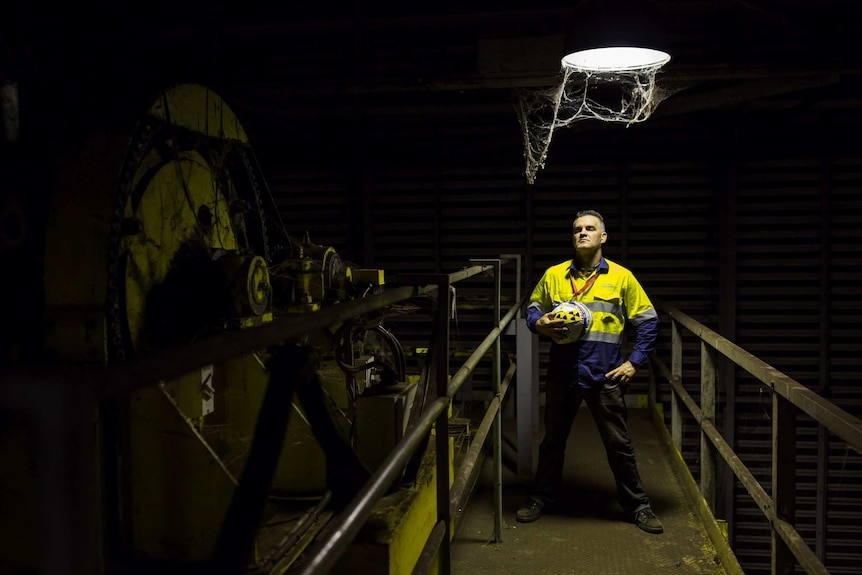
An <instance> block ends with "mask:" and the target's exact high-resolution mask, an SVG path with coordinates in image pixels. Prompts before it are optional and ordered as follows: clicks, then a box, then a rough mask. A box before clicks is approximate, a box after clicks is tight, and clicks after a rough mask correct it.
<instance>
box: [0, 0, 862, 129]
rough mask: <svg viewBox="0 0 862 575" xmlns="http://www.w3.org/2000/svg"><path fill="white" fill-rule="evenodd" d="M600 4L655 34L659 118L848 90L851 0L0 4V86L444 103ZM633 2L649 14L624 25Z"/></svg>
mask: <svg viewBox="0 0 862 575" xmlns="http://www.w3.org/2000/svg"><path fill="white" fill-rule="evenodd" d="M596 3H598V4H600V5H601V7H602V8H603V9H604V10H605V12H606V13H607V12H608V11H609V12H610V19H611V20H612V21H614V22H616V23H619V24H620V26H618V27H616V29H617V30H623V31H625V32H626V33H629V32H631V33H637V32H638V31H643V30H646V29H648V28H649V29H651V30H655V31H658V33H659V34H660V37H659V41H660V42H662V43H663V44H664V46H663V47H666V48H667V50H668V51H669V52H670V53H671V55H672V60H671V61H670V63H669V64H668V65H667V66H665V68H664V69H663V70H662V71H661V72H660V75H659V82H660V85H661V86H662V87H664V88H666V89H667V90H669V91H670V92H671V93H672V95H671V96H670V97H669V98H668V99H667V100H666V101H665V102H664V103H663V104H662V105H661V107H660V110H659V111H660V112H661V113H662V114H674V113H683V112H688V111H692V110H704V109H714V108H723V107H735V106H741V105H746V106H749V105H759V104H758V103H759V102H766V104H763V105H767V106H768V105H770V104H769V102H770V98H775V97H780V98H784V100H782V101H783V102H784V103H783V104H781V105H796V106H799V105H805V106H816V105H828V103H826V102H829V101H837V100H840V101H842V102H843V105H848V104H847V102H848V101H854V100H855V99H856V96H855V94H856V87H857V85H858V83H857V79H858V77H859V75H860V73H862V65H860V57H859V53H858V50H857V49H856V45H855V43H856V41H855V38H856V34H857V31H856V29H855V28H856V27H857V24H856V20H855V18H854V14H855V10H853V7H854V4H855V3H853V2H851V1H849V0H786V1H776V0H762V1H761V0H656V2H654V3H647V2H646V0H639V1H637V0H601V1H599V0H590V1H588V0H582V1H580V2H579V1H572V2H569V3H561V2H549V1H542V0H534V1H532V2H521V3H517V2H510V1H502V2H493V3H492V2H488V3H468V2H461V3H451V4H452V5H453V6H452V7H448V4H447V3H440V2H437V3H416V2H414V3H399V4H396V5H391V3H383V2H380V3H371V2H360V1H359V0H356V1H354V2H325V3H316V2H304V3H302V4H297V5H294V4H295V3H287V2H282V3H264V2H253V1H249V2H228V1H225V0H222V1H211V2H206V3H205V2H199V1H195V2H181V1H179V0H178V1H176V2H167V1H165V0H154V1H152V2H145V3H144V2H130V3H112V4H98V3H97V4H85V5H81V4H75V3H66V4H62V5H54V4H48V3H44V2H42V3H40V2H38V1H36V2H31V3H23V2H22V3H17V4H15V5H10V4H11V3H4V7H3V8H2V10H3V11H4V12H5V16H3V17H0V33H2V43H3V53H2V57H3V59H2V60H0V81H16V82H18V84H19V86H20V90H21V99H22V118H25V117H26V114H25V111H26V110H27V102H28V98H27V96H28V95H32V97H33V98H32V99H33V100H36V101H39V102H40V105H42V106H44V107H46V108H52V109H53V110H55V111H57V110H62V112H58V113H60V114H62V115H66V116H70V114H69V113H68V112H70V111H73V110H88V111H89V112H92V111H95V112H96V113H106V112H108V111H109V110H110V109H111V108H113V107H114V105H115V104H118V103H122V105H130V104H131V103H130V102H129V101H128V99H129V98H133V97H136V96H135V95H139V96H140V97H141V98H150V97H151V96H152V95H153V94H154V93H155V92H156V90H159V89H161V88H163V87H164V86H165V85H166V84H170V83H174V82H185V81H197V82H203V83H206V84H208V85H210V86H211V87H214V88H216V89H218V90H219V91H221V92H222V93H223V95H225V96H226V97H227V98H228V99H229V100H230V101H231V102H232V103H234V105H236V106H238V107H240V108H243V109H244V110H245V113H246V114H249V113H254V114H255V115H257V116H258V117H261V118H267V117H272V118H276V117H279V118H283V117H284V116H285V115H291V114H293V115H303V116H315V115H331V114H333V113H336V114H337V113H341V112H344V113H350V112H351V110H352V111H353V112H355V110H356V108H357V107H361V108H363V109H365V110H372V112H370V113H374V112H373V110H375V109H376V110H389V111H390V112H391V111H392V110H397V109H399V108H404V107H405V106H406V107H408V108H409V107H412V106H421V105H444V106H445V105H447V104H449V103H450V100H448V99H447V94H457V95H459V97H460V98H463V97H464V95H465V94H466V95H468V96H469V95H470V94H475V95H476V96H475V97H477V98H480V97H482V96H481V95H485V94H488V93H494V92H499V91H505V90H509V89H511V88H514V87H540V86H548V85H551V84H553V83H554V82H555V80H556V78H557V77H558V74H559V71H560V60H559V59H560V56H561V55H562V52H563V51H565V50H566V49H567V43H568V42H570V41H571V39H572V38H573V37H577V36H578V34H579V32H578V29H579V28H578V26H579V25H580V24H581V23H583V22H584V21H588V17H589V10H591V9H592V8H593V6H592V4H596ZM278 4H280V6H274V5H278ZM632 4H636V5H637V6H636V8H637V9H638V10H646V9H647V8H648V9H649V10H648V11H647V12H644V11H641V12H639V14H640V16H639V18H640V19H639V20H638V21H637V22H636V23H635V24H633V25H632V24H630V23H629V22H628V21H627V19H626V16H625V14H626V9H627V8H628V7H629V6H628V5H632ZM82 6H86V7H82ZM644 15H646V16H648V17H649V18H650V20H649V21H650V22H652V23H653V24H654V26H648V25H647V18H646V17H642V16H644ZM788 95H789V96H790V101H787V100H786V98H787V97H788ZM852 105H855V103H854V104H852ZM339 111H340V112H339ZM89 112H88V116H90V117H91V118H92V116H91V115H90V113H89ZM242 113H243V112H241V114H242ZM31 115H34V114H31ZM39 115H41V112H40V114H39ZM22 121H23V120H22Z"/></svg>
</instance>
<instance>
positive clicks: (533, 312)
mask: <svg viewBox="0 0 862 575" xmlns="http://www.w3.org/2000/svg"><path fill="white" fill-rule="evenodd" d="M594 273H596V274H598V275H597V277H596V279H595V281H594V282H593V284H592V285H591V286H590V287H589V288H587V289H586V290H585V291H584V292H583V293H581V294H580V295H577V296H576V295H575V290H576V289H577V290H581V289H583V287H584V285H585V283H586V281H587V280H586V278H582V277H580V276H579V275H578V272H577V270H576V268H575V263H574V260H569V261H566V262H562V263H559V264H556V265H554V266H551V267H550V268H548V269H547V270H546V271H545V274H544V275H543V276H542V279H540V280H539V283H538V284H536V287H535V288H534V289H533V293H532V294H531V295H530V304H529V305H528V306H527V327H528V328H529V329H530V331H532V332H534V333H538V332H536V321H538V319H539V318H540V317H542V316H543V315H545V314H546V313H548V312H549V311H551V310H552V309H553V308H554V307H555V306H557V305H558V304H560V303H562V302H564V301H578V302H581V303H583V304H584V305H585V306H586V307H587V308H589V310H590V312H591V313H592V316H593V321H592V325H590V327H589V330H588V331H587V332H586V333H585V334H584V335H583V336H582V337H581V339H579V340H578V341H576V342H574V343H566V344H557V343H553V344H552V345H551V351H550V356H549V358H548V360H549V364H548V379H549V381H550V380H551V379H553V380H557V381H559V380H560V379H563V380H567V382H568V383H569V384H571V385H575V384H577V385H579V386H580V387H583V388H586V389H595V388H597V387H599V386H601V385H602V384H603V383H604V382H605V380H606V378H605V374H606V373H608V372H609V371H611V370H612V369H614V368H616V367H618V366H620V365H621V364H622V363H623V362H624V360H623V357H622V349H621V348H622V337H623V330H624V329H625V326H626V322H629V323H631V325H632V326H633V327H634V330H635V341H634V346H633V349H632V353H631V354H630V355H629V358H628V359H629V361H630V362H632V364H633V365H634V366H635V367H639V366H641V365H643V364H644V363H646V361H647V358H648V356H649V354H650V353H651V352H652V351H653V349H655V341H656V337H657V336H658V314H657V313H656V310H655V308H654V307H653V305H652V302H650V300H649V297H647V294H646V292H644V290H643V288H642V287H641V285H640V283H638V281H637V279H636V278H635V276H634V274H633V273H632V272H631V271H629V270H628V269H626V268H624V267H623V266H621V265H619V264H617V263H615V262H612V261H610V260H607V259H605V258H604V257H603V258H601V261H600V262H599V266H598V268H597V269H596V271H595V272H594ZM573 283H574V286H573Z"/></svg>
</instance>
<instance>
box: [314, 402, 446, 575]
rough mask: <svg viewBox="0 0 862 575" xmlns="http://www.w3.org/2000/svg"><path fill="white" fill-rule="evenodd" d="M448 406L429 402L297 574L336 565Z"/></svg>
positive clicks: (319, 571)
mask: <svg viewBox="0 0 862 575" xmlns="http://www.w3.org/2000/svg"><path fill="white" fill-rule="evenodd" d="M448 407H449V398H448V397H438V398H437V399H435V400H434V401H432V402H431V403H430V404H428V409H427V411H426V412H425V413H424V414H423V415H422V419H420V420H419V421H418V422H417V425H416V427H415V428H414V429H413V431H412V432H411V433H409V434H408V435H405V436H404V437H403V438H402V439H401V441H399V442H398V444H397V445H396V446H395V448H394V449H393V450H392V453H391V454H390V455H389V457H388V458H386V460H385V461H384V462H383V463H382V464H381V466H380V467H379V468H378V469H377V471H376V472H375V473H374V475H372V476H371V479H370V480H369V481H368V483H366V484H365V486H364V487H363V488H362V489H361V490H360V492H359V493H358V494H357V495H356V497H355V498H354V499H353V501H351V502H350V504H349V505H348V506H347V507H346V508H345V509H344V512H343V513H342V517H343V519H341V521H340V524H339V525H338V526H337V527H336V528H334V529H333V530H332V532H331V535H330V536H329V538H328V539H327V540H326V541H322V542H321V543H319V544H317V545H315V546H314V547H313V548H312V549H311V550H309V552H308V556H309V557H311V559H310V560H309V562H308V563H307V564H305V566H304V567H303V568H302V570H301V571H299V572H298V573H297V575H313V574H315V573H327V572H329V570H330V569H331V568H332V567H333V566H334V565H335V562H336V561H337V560H338V558H339V557H340V556H341V554H342V553H343V552H344V550H345V549H346V548H347V546H348V545H349V544H350V542H351V541H353V538H354V537H356V534H357V533H358V532H359V529H360V528H361V527H362V525H363V524H364V523H365V521H366V520H367V519H368V516H369V515H371V512H372V511H373V509H374V505H376V504H377V501H378V500H379V499H380V498H381V497H383V496H384V495H385V494H386V490H387V489H389V487H390V486H391V485H392V482H393V481H395V479H396V478H397V477H399V476H400V475H401V471H402V470H403V468H404V464H405V463H407V460H408V459H409V458H410V456H411V454H412V453H413V450H415V449H416V447H417V446H418V445H419V443H420V441H421V440H422V439H423V438H424V435H425V433H427V432H428V431H429V430H430V429H431V424H432V423H434V421H436V419H437V417H438V416H439V415H440V413H443V412H445V411H446V409H447V408H448Z"/></svg>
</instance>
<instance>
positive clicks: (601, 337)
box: [583, 330, 623, 345]
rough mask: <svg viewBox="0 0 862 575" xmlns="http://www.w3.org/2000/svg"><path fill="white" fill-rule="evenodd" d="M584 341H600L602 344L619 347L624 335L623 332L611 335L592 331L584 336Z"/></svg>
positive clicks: (605, 332)
mask: <svg viewBox="0 0 862 575" xmlns="http://www.w3.org/2000/svg"><path fill="white" fill-rule="evenodd" d="M583 339H584V341H600V342H602V343H612V344H615V345H617V344H619V343H620V342H622V339H623V334H622V332H619V333H610V332H607V331H596V330H590V331H588V332H587V333H585V334H584V337H583Z"/></svg>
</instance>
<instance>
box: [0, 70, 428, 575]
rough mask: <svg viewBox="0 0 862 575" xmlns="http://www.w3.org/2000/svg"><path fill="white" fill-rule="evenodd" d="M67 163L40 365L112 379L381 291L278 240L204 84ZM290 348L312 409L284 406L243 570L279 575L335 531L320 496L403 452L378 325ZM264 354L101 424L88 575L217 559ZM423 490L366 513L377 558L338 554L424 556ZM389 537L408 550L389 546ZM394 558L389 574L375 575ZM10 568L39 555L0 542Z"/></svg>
mask: <svg viewBox="0 0 862 575" xmlns="http://www.w3.org/2000/svg"><path fill="white" fill-rule="evenodd" d="M64 165H65V166H66V169H65V170H64V172H63V173H62V174H61V177H60V178H59V180H58V185H57V189H56V192H55V195H54V198H53V205H52V210H51V214H50V218H49V221H48V225H47V235H46V240H45V254H46V255H45V266H44V273H45V301H46V305H45V320H46V324H47V326H48V330H47V332H46V335H45V350H46V354H47V355H49V356H50V357H51V358H52V359H53V361H55V362H58V363H61V364H63V363H70V364H111V363H118V362H126V361H129V360H132V359H133V358H136V357H141V356H145V355H147V354H154V353H158V352H159V351H160V350H164V349H170V348H174V347H176V346H182V345H185V344H188V343H189V342H194V341H200V340H205V339H206V338H207V337H211V336H212V335H213V334H218V333H220V332H225V331H229V330H248V329H254V328H255V327H258V326H261V325H266V324H267V323H268V322H271V321H273V318H278V317H283V316H286V315H295V314H302V313H309V312H314V311H317V310H319V309H321V308H322V307H326V306H329V305H335V304H337V303H338V302H343V301H347V300H350V299H354V298H359V297H362V296H364V295H367V294H369V293H378V292H380V291H381V290H383V289H384V274H383V271H382V270H376V269H362V268H360V267H358V266H354V265H351V264H349V263H348V262H344V261H342V260H341V258H340V257H339V255H338V254H337V253H336V251H335V250H334V249H332V248H331V247H326V246H319V245H315V244H313V243H312V242H311V240H310V238H309V237H308V235H305V236H304V237H303V238H302V240H296V239H294V238H292V237H291V236H289V235H288V234H287V233H286V230H283V229H280V224H279V221H278V217H277V214H275V213H271V212H268V210H267V209H266V206H267V205H268V204H267V201H268V200H269V198H268V191H267V189H266V184H265V180H264V177H263V174H262V173H261V170H260V168H259V167H258V165H257V162H256V160H255V158H254V154H253V153H252V150H251V147H250V145H249V141H248V137H247V135H246V133H245V131H244V130H243V127H242V125H241V124H240V122H239V120H238V119H237V118H236V116H235V115H234V113H233V112H232V111H231V110H230V108H229V107H228V105H227V104H226V103H225V102H224V101H223V100H222V99H221V98H220V97H219V96H218V95H217V94H215V93H214V92H213V91H211V90H209V89H208V88H206V87H204V86H200V85H194V84H187V85H178V86H175V87H172V88H170V89H168V90H166V91H164V92H163V93H162V94H160V95H159V96H158V98H157V99H156V100H155V101H154V102H153V104H152V106H151V107H150V108H149V110H148V111H147V112H146V114H145V115H144V117H143V118H142V119H141V120H140V121H139V122H138V124H137V126H135V127H134V130H133V131H132V133H131V135H130V134H129V133H128V132H122V131H120V132H118V133H116V134H110V133H101V134H97V135H95V136H92V137H90V138H88V139H87V141H86V142H85V143H83V144H82V146H81V147H80V148H79V149H78V150H76V151H75V153H74V154H72V155H71V156H70V157H69V158H68V159H67V161H66V162H65V164H64ZM279 234H282V235H281V236H280V237H279V242H278V243H276V242H275V241H274V240H273V238H274V237H276V236H278V235H279ZM295 344H297V345H298V346H300V347H301V348H302V349H303V350H306V352H307V353H308V354H309V355H310V357H311V359H310V361H311V363H312V364H313V366H314V378H313V383H314V388H315V389H319V393H317V392H313V393H311V394H309V393H308V391H307V390H306V391H305V392H304V394H303V393H299V392H298V393H297V394H295V395H293V396H288V398H289V399H290V401H289V403H287V404H285V405H283V406H281V409H283V410H286V411H287V412H289V414H290V417H289V418H288V424H287V426H288V427H287V432H286V435H285V440H284V442H283V444H282V445H281V447H280V450H281V455H280V457H279V458H278V464H277V467H276V469H275V471H274V474H273V480H272V483H271V485H270V487H269V492H268V496H267V501H266V509H265V511H264V513H263V522H262V523H261V525H260V526H259V529H258V531H257V534H256V536H255V540H254V543H253V547H254V549H253V550H252V552H251V556H250V559H249V563H248V569H247V572H248V573H282V572H285V571H286V570H287V569H288V568H289V567H290V565H291V563H292V562H293V561H294V560H295V559H296V558H297V557H298V556H299V554H300V553H301V552H302V550H303V548H304V547H305V546H306V545H308V543H309V542H310V541H312V540H313V539H314V537H315V536H316V534H317V533H319V532H320V531H321V529H324V527H325V525H326V521H327V519H328V518H329V517H330V516H331V515H332V514H333V512H334V511H333V507H332V505H331V503H332V501H333V488H334V487H335V488H336V489H337V490H340V491H339V493H336V494H335V495H336V497H335V499H338V497H339V496H340V497H341V498H342V499H343V498H344V497H346V496H348V495H349V494H351V493H353V492H355V490H356V489H358V487H359V486H361V482H362V481H364V480H365V479H367V478H368V476H369V473H370V471H372V470H373V469H374V468H375V466H376V465H377V464H379V462H380V461H381V460H382V458H383V457H385V455H386V450H387V449H391V446H393V445H394V443H395V442H396V441H397V439H398V438H399V437H400V433H402V432H403V429H404V425H405V423H406V417H407V413H408V412H409V409H410V407H411V405H412V402H413V394H414V392H415V388H416V384H415V382H416V379H417V378H416V377H415V376H408V374H407V370H406V363H405V361H404V356H403V351H402V350H401V348H400V344H399V343H398V340H397V339H396V338H395V336H394V335H393V334H392V333H391V332H389V331H388V330H387V329H386V328H385V327H384V326H383V324H382V319H381V318H375V317H363V318H360V320H359V321H356V322H348V323H344V324H341V325H339V326H337V327H336V328H335V329H329V328H325V329H318V330H309V332H308V333H307V334H305V335H304V336H303V337H302V338H301V340H300V341H297V342H295ZM278 353H279V352H278V350H264V349H262V350H259V351H257V352H255V353H252V354H249V355H246V356H242V357H239V358H236V359H230V360H225V361H223V362H220V363H216V364H212V365H205V366H202V367H201V368H200V369H198V370H195V371H193V372H191V373H188V374H186V375H184V376H182V377H179V378H176V379H173V380H170V381H162V382H159V383H158V384H157V385H153V386H150V387H147V388H144V389H141V390H139V391H137V392H135V393H134V394H133V395H132V396H131V397H127V398H124V399H121V400H118V401H116V402H114V403H112V404H109V405H106V406H104V407H103V408H102V411H101V413H100V416H99V418H98V421H95V422H94V441H96V442H97V443H98V449H97V452H98V453H99V454H100V455H99V458H98V460H97V461H94V462H85V464H88V463H91V464H93V465H94V466H95V468H97V469H98V472H99V473H98V476H99V477H101V478H102V480H101V481H100V484H99V485H98V486H96V491H98V493H99V500H100V501H101V502H102V505H103V507H104V508H103V509H101V510H100V511H99V513H98V516H99V517H100V522H101V524H100V525H99V529H98V532H99V533H100V534H101V537H100V541H99V543H98V544H97V546H98V547H99V548H100V555H101V556H100V558H99V561H98V563H99V564H100V565H101V569H102V570H103V571H104V572H106V573H107V572H113V571H114V570H116V569H118V568H122V567H127V566H129V565H134V566H140V567H141V568H142V569H144V568H146V567H149V566H156V565H182V564H190V565H191V564H200V563H201V562H203V561H206V560H208V559H210V558H212V557H213V556H214V554H215V553H216V551H217V549H216V547H217V544H218V541H219V537H220V536H222V537H223V536H224V531H223V530H222V528H223V522H224V519H225V517H226V513H227V512H228V510H229V506H230V502H231V499H232V497H233V496H234V495H235V492H236V488H237V485H238V478H239V477H240V476H241V474H242V473H243V471H244V467H245V464H246V462H247V461H248V457H249V449H250V446H251V444H252V439H253V437H254V435H255V429H256V425H257V424H258V423H259V420H260V409H261V405H262V402H263V400H264V396H265V395H266V393H267V390H268V386H269V385H270V381H271V380H270V376H271V372H272V371H273V370H274V369H275V368H274V367H273V366H274V365H275V364H277V362H278V357H277V356H278ZM274 356H275V357H274ZM321 414H324V415H325V422H323V423H321V421H323V419H322V417H321ZM321 427H324V428H325V429H321ZM321 434H323V435H321ZM5 437H6V438H7V439H6V440H5V441H4V442H5V443H10V444H14V443H15V441H16V439H15V437H14V434H13V435H12V436H10V435H9V434H6V435H5ZM10 437H11V439H10ZM321 437H324V438H325V440H324V441H323V444H324V445H325V446H326V447H322V444H321ZM333 446H334V447H333ZM339 446H340V447H339ZM345 446H346V449H344V448H345ZM333 449H336V450H340V451H336V452H333ZM431 471H432V472H433V469H432V470H431ZM432 475H433V473H432V474H431V475H429V472H428V471H427V470H421V471H420V472H419V473H418V474H417V476H416V481H415V482H414V486H413V489H414V490H415V492H414V493H413V494H412V495H410V496H406V497H396V498H394V499H392V500H391V501H389V502H388V504H387V505H388V506H389V507H388V510H383V511H381V513H384V514H385V513H394V514H395V515H396V516H397V517H395V518H392V519H391V520H384V521H382V524H386V525H388V528H387V529H388V530H389V533H387V534H385V535H379V534H378V535H375V536H371V539H374V538H375V537H376V540H377V541H383V542H384V543H382V544H381V545H382V546H381V545H373V544H372V545H369V543H368V542H369V541H370V540H371V539H369V538H365V543H363V544H362V545H363V546H364V547H363V546H360V547H357V548H356V549H355V550H353V551H351V553H349V556H350V557H351V559H350V561H352V562H353V564H354V565H355V564H357V562H358V563H361V564H362V563H367V565H366V569H367V570H365V571H363V573H371V572H380V573H396V572H397V573H407V572H410V570H411V569H412V561H415V556H416V555H418V552H419V549H418V548H416V546H417V545H418V543H415V542H414V543H410V542H409V541H410V540H412V539H415V540H416V541H420V540H422V541H424V538H423V537H422V536H421V535H420V536H417V537H413V533H410V531H411V530H412V531H413V532H415V534H421V533H427V530H428V529H430V522H429V521H430V519H431V518H432V517H433V511H434V505H435V504H434V499H433V496H429V495H428V494H429V493H433V491H428V490H431V489H432V483H433V476H432ZM25 480H26V478H23V479H22V481H25ZM338 482H340V483H338ZM345 482H346V483H351V482H352V483H353V485H349V484H346V483H345ZM334 483H338V484H337V485H334ZM8 499H11V496H9V497H4V499H3V500H2V501H3V502H6V503H8V501H7V500H8ZM20 501H22V503H20V504H17V507H16V504H14V503H13V504H12V505H11V508H12V510H13V513H14V514H16V515H17V519H18V520H19V522H20V523H21V524H23V525H26V524H28V522H29V523H30V529H27V528H25V529H22V531H21V533H22V535H21V537H22V539H23V538H26V537H28V536H29V535H28V534H32V529H34V528H33V526H32V520H31V518H28V514H29V511H30V508H29V507H28V503H27V498H26V497H25V498H23V499H20ZM393 501H394V502H395V503H393ZM384 507H385V506H384ZM405 522H411V523H410V524H409V525H407V526H406V529H407V530H408V534H407V535H404V534H403V533H396V531H400V530H402V529H403V528H405ZM393 541H400V543H397V544H395V545H397V546H399V547H398V548H397V549H396V550H395V552H394V553H395V554H396V555H398V558H397V559H394V560H393V559H389V560H387V559H385V558H383V555H386V554H387V553H390V552H389V551H387V550H386V546H387V545H389V544H391V543H392V542H393ZM405 541H407V542H406V543H405ZM22 549H25V552H24V555H23V556H22V555H21V550H22ZM15 553H18V556H17V558H16V561H17V562H18V563H19V564H20V566H21V569H22V572H23V570H24V569H26V568H27V567H28V566H30V565H35V564H38V557H37V556H32V555H34V554H36V555H38V550H37V549H33V548H32V546H31V545H27V544H26V543H24V542H23V541H16V538H15V536H14V535H13V536H11V537H10V538H7V539H6V541H5V542H4V544H3V545H2V547H0V554H2V555H3V556H7V557H8V556H11V555H13V554H15ZM390 555H391V553H390ZM363 557H364V559H363ZM411 557H413V559H411ZM2 564H3V563H0V565H2ZM6 564H9V562H7V563H6ZM118 566H119V567H118ZM372 569H376V571H372ZM120 571H122V569H120Z"/></svg>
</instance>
